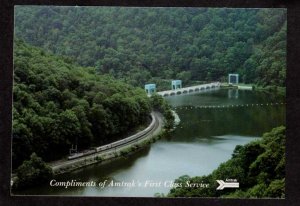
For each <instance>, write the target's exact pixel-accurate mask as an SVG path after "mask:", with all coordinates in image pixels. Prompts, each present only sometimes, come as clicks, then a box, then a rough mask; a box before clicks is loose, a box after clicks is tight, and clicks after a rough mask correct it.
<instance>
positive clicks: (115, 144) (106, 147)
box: [68, 112, 158, 160]
mask: <svg viewBox="0 0 300 206" xmlns="http://www.w3.org/2000/svg"><path fill="white" fill-rule="evenodd" d="M151 119H152V121H151V123H150V125H149V126H148V127H147V128H146V129H144V130H143V131H140V132H138V133H136V134H134V135H132V136H130V137H127V138H125V139H121V140H118V141H116V142H112V143H110V144H106V145H103V146H100V147H96V148H94V149H90V150H86V151H84V152H80V153H75V154H72V155H70V156H68V160H73V159H77V158H80V157H84V156H88V155H91V154H95V153H99V152H103V151H106V150H109V149H112V148H117V147H120V146H122V145H126V144H128V143H130V142H133V141H136V140H138V139H140V138H142V137H143V136H145V135H147V134H149V133H150V132H151V131H153V130H154V129H155V128H156V127H157V125H158V119H157V117H156V116H155V115H154V113H153V112H151Z"/></svg>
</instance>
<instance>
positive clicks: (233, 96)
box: [228, 89, 239, 99]
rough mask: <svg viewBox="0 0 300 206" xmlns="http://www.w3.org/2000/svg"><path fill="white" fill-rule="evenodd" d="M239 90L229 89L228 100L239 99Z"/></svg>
mask: <svg viewBox="0 0 300 206" xmlns="http://www.w3.org/2000/svg"><path fill="white" fill-rule="evenodd" d="M238 98H239V90H238V89H228V99H238Z"/></svg>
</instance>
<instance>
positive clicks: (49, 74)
mask: <svg viewBox="0 0 300 206" xmlns="http://www.w3.org/2000/svg"><path fill="white" fill-rule="evenodd" d="M70 62H71V60H67V61H65V58H61V57H57V56H53V55H50V54H49V53H47V52H44V51H42V50H40V49H37V48H34V47H30V46H28V45H27V44H25V43H24V42H22V41H19V40H16V41H15V47H14V63H15V64H14V71H15V75H14V91H13V95H14V105H13V106H14V107H13V115H14V121H13V168H14V169H15V168H17V167H18V166H19V165H20V164H22V162H23V161H24V160H25V159H27V158H29V156H30V154H31V153H33V152H35V153H36V154H37V155H38V156H41V157H42V158H43V159H44V160H45V161H50V160H55V159H59V158H61V157H62V156H64V155H67V154H68V152H69V149H70V147H71V145H72V144H73V145H74V144H77V145H78V149H79V150H83V149H86V148H88V147H90V146H93V145H101V144H106V143H109V142H112V141H114V140H116V139H120V138H122V137H124V135H126V134H127V132H128V131H130V130H133V129H134V128H136V127H138V126H140V125H142V124H146V123H147V122H148V121H149V113H150V111H151V110H152V106H151V103H150V99H149V98H148V97H147V95H146V93H145V91H144V90H143V89H141V88H134V87H132V86H130V85H128V84H126V83H124V82H122V81H117V80H115V79H114V78H113V77H111V76H110V75H99V74H97V72H96V71H95V69H94V68H91V67H86V68H84V67H80V66H76V65H74V64H70Z"/></svg>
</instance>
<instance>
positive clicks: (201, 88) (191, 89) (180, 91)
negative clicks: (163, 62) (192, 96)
mask: <svg viewBox="0 0 300 206" xmlns="http://www.w3.org/2000/svg"><path fill="white" fill-rule="evenodd" d="M220 86H221V83H220V82H212V83H209V84H200V85H196V86H191V87H183V88H180V89H174V90H166V91H160V92H157V94H159V95H161V96H163V97H167V96H174V95H181V94H189V93H193V92H200V91H205V90H210V89H215V88H220Z"/></svg>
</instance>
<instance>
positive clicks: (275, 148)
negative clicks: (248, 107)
mask: <svg viewBox="0 0 300 206" xmlns="http://www.w3.org/2000/svg"><path fill="white" fill-rule="evenodd" d="M285 140H286V138H285V127H283V126H281V127H277V128H274V129H273V130H272V131H271V132H269V133H265V134H264V135H263V137H262V139H259V140H256V141H253V142H251V143H248V144H246V145H244V146H240V145H239V146H236V148H235V150H234V152H233V154H232V158H231V159H230V160H228V161H227V162H225V163H222V164H221V165H220V166H219V167H218V168H217V169H216V170H214V171H213V172H212V173H211V174H209V175H207V176H201V177H189V176H182V177H180V178H178V179H177V180H175V182H176V183H178V184H181V185H183V186H182V187H177V188H174V189H171V191H170V193H169V194H168V196H169V197H220V196H221V197H230V198H249V197H251V198H262V197H267V198H271V197H273V198H284V197H285ZM230 178H234V179H237V181H238V182H239V184H240V189H224V190H216V188H217V187H218V183H217V182H216V180H224V181H225V180H226V179H230ZM187 181H190V182H191V183H201V182H203V183H205V184H207V183H208V184H209V185H210V186H209V188H191V187H185V186H184V185H186V182H187Z"/></svg>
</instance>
